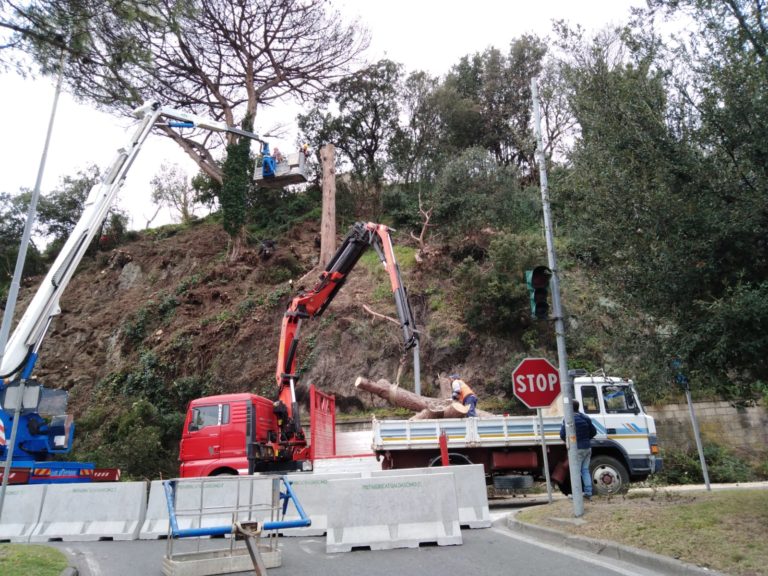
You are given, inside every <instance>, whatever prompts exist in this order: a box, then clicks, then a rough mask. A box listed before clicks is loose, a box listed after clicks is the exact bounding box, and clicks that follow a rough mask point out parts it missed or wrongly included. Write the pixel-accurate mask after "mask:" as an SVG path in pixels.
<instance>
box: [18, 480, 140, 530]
mask: <svg viewBox="0 0 768 576" xmlns="http://www.w3.org/2000/svg"><path fill="white" fill-rule="evenodd" d="M146 507H147V485H146V483H145V482H103V483H101V482H97V483H93V484H91V483H88V484H50V485H48V486H46V490H45V497H44V499H43V505H42V509H41V511H40V521H39V522H38V524H37V526H36V527H35V529H34V531H33V532H32V534H31V536H30V539H29V541H30V542H48V541H51V540H62V541H65V542H88V541H93V540H108V539H111V540H135V539H136V538H137V536H138V534H139V528H140V527H141V523H142V521H143V520H144V513H145V511H146Z"/></svg>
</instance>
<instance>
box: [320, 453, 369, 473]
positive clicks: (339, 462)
mask: <svg viewBox="0 0 768 576" xmlns="http://www.w3.org/2000/svg"><path fill="white" fill-rule="evenodd" d="M312 466H313V470H314V472H315V473H320V474H338V473H342V472H359V473H361V474H362V475H363V476H365V475H367V474H370V473H371V472H372V471H374V470H381V462H377V461H376V457H375V456H373V455H371V456H339V457H336V458H318V459H316V460H315V461H314V462H313V465H312Z"/></svg>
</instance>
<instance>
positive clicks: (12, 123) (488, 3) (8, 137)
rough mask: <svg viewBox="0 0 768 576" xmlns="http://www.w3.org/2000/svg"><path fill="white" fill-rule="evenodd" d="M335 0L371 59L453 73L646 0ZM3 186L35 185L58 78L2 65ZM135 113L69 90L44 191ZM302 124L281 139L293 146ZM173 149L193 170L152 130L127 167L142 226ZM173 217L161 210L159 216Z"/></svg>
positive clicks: (264, 117)
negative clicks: (27, 75)
mask: <svg viewBox="0 0 768 576" xmlns="http://www.w3.org/2000/svg"><path fill="white" fill-rule="evenodd" d="M334 5H335V6H337V7H338V8H339V10H341V11H342V13H343V14H344V15H345V16H347V17H349V18H354V17H358V18H359V19H360V22H361V23H362V24H363V25H364V26H366V27H367V28H368V29H369V30H370V32H371V49H370V50H369V53H368V59H369V60H370V61H376V60H378V59H380V58H384V57H386V58H389V59H391V60H394V61H395V62H400V63H402V64H403V65H404V66H405V69H406V71H407V72H411V71H414V70H426V71H429V72H431V73H432V74H435V75H442V74H445V73H446V72H447V71H448V70H449V69H450V67H451V66H452V65H453V64H455V63H456V62H457V61H458V60H459V58H461V57H462V56H464V55H466V54H472V53H475V52H481V51H483V50H485V49H486V48H488V47H489V46H495V47H497V48H499V49H501V50H506V48H507V47H508V46H509V43H510V41H511V40H512V39H513V38H516V37H518V36H520V35H521V34H524V33H527V32H533V33H536V34H538V35H540V36H545V35H547V34H549V33H550V31H551V22H552V20H553V19H563V20H567V21H569V22H571V23H579V24H582V25H583V26H585V27H586V28H587V29H592V30H594V29H599V28H602V27H603V26H605V25H607V24H609V23H620V22H624V21H625V20H626V19H627V18H628V16H629V9H630V7H632V6H643V5H645V2H644V0H539V1H538V2H531V1H525V2H524V1H522V0H473V1H472V2H461V3H459V2H456V3H453V2H446V1H444V0H441V1H438V0H387V1H386V2H377V1H373V0H344V1H341V0H337V1H336V2H335V3H334ZM0 83H1V84H0V86H1V87H2V89H1V90H0V110H1V111H2V115H3V118H2V135H3V137H2V138H0V192H10V193H12V194H15V193H17V192H18V191H19V189H20V188H22V187H24V188H29V189H32V188H33V187H34V183H35V179H36V177H37V170H38V165H39V162H40V155H41V152H42V148H43V143H44V139H45V133H46V129H47V126H48V119H49V116H50V112H51V106H52V103H53V94H54V82H53V81H52V80H46V79H43V80H37V81H32V80H22V79H20V78H19V77H17V76H15V75H13V74H3V75H0ZM295 113H296V108H295V107H293V106H286V107H285V109H284V110H281V109H279V108H278V107H275V108H273V109H270V110H264V111H261V112H260V113H259V115H258V117H257V120H256V122H257V125H256V127H255V129H256V131H257V132H260V133H264V132H265V131H266V130H267V129H268V128H269V127H270V126H271V125H272V124H274V123H275V122H279V121H282V122H287V123H291V122H292V121H293V117H294V115H295ZM130 126H131V123H130V121H128V120H124V119H123V120H121V119H118V118H115V117H111V116H109V115H106V114H103V113H99V112H96V111H94V110H93V109H92V108H90V107H88V106H85V105H81V104H77V103H76V102H75V101H74V100H73V98H72V97H70V96H69V95H68V94H66V93H65V94H62V96H61V98H60V100H59V107H58V111H57V116H56V121H55V124H54V129H53V136H52V140H51V146H50V149H49V153H48V161H47V164H46V169H45V175H44V179H43V185H42V192H43V194H46V193H48V192H50V191H51V190H52V189H53V188H54V187H55V186H56V184H57V183H58V182H59V180H60V178H61V177H62V176H64V175H73V174H75V173H76V172H77V171H78V170H82V169H84V168H85V167H87V166H89V165H91V164H96V165H97V166H99V167H100V168H101V169H102V170H106V168H107V167H108V166H109V165H110V164H111V162H112V160H113V159H114V157H115V155H116V153H117V150H118V148H120V147H122V146H123V145H124V144H125V143H126V142H127V140H128V138H129V137H130V135H131V130H130ZM296 136H297V134H296V133H288V134H286V141H280V140H278V141H276V142H274V143H273V144H277V145H279V146H280V147H281V149H282V150H284V151H285V150H287V149H290V148H291V147H292V145H293V143H294V141H295V138H296ZM164 159H166V160H168V161H171V162H177V163H179V164H181V165H182V166H183V167H184V168H185V169H186V170H187V171H188V172H189V174H190V175H192V174H194V173H195V172H196V167H195V165H194V164H193V163H192V161H191V160H189V159H187V158H186V157H185V156H184V155H183V153H181V151H180V150H179V149H178V147H177V146H176V145H175V144H174V143H172V142H171V141H170V140H168V139H166V138H163V137H160V136H156V135H151V136H150V137H149V138H148V139H147V141H146V143H145V145H144V147H143V148H142V151H141V153H140V154H139V156H138V158H137V160H136V162H135V164H134V166H133V167H132V168H131V171H130V172H129V174H128V177H127V179H126V182H125V185H124V187H123V189H122V191H121V193H120V197H119V200H118V202H119V205H120V206H121V207H122V208H124V209H126V210H128V212H129V214H130V216H131V219H132V222H131V228H134V229H142V228H144V226H145V224H146V220H147V219H148V218H149V217H151V215H152V214H153V213H154V208H153V207H152V205H151V202H150V187H149V181H150V180H151V178H152V176H153V175H154V174H156V173H157V171H158V170H159V168H160V164H161V162H162V161H163V160H164ZM170 221H171V217H170V214H167V213H163V214H161V215H160V216H159V217H158V218H157V219H156V220H155V221H154V222H153V226H154V225H159V224H162V223H167V222H170Z"/></svg>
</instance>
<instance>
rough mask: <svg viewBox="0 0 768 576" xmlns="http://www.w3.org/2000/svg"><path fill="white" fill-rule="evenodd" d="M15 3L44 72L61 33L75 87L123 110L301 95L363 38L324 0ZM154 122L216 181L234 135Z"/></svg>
mask: <svg viewBox="0 0 768 576" xmlns="http://www.w3.org/2000/svg"><path fill="white" fill-rule="evenodd" d="M9 5H10V4H9ZM13 12H14V17H13V18H12V19H11V20H13V21H14V22H16V21H21V23H22V24H23V26H21V25H19V26H16V27H14V28H12V30H13V31H14V34H15V35H16V36H15V37H14V38H17V39H18V42H19V46H21V47H23V48H24V49H26V50H28V51H30V52H31V53H32V54H33V56H34V57H35V59H36V61H37V62H38V63H40V65H41V66H42V68H43V70H44V71H51V70H53V69H55V68H56V67H57V64H54V62H57V60H56V58H54V57H53V56H52V52H51V47H54V48H56V50H54V52H55V54H58V53H59V50H58V47H59V46H61V45H62V40H61V38H64V41H63V42H64V45H65V46H67V47H68V49H69V50H68V51H67V55H68V57H67V58H66V59H65V64H64V73H65V74H64V76H65V82H66V83H67V84H68V85H69V86H68V87H69V89H70V90H71V91H72V92H73V93H74V94H75V95H77V96H79V97H81V98H83V99H85V100H87V101H90V102H93V103H95V104H96V105H98V106H100V107H102V108H105V109H108V110H110V111H115V112H119V113H123V114H127V113H129V112H130V111H131V109H132V108H134V107H135V106H137V105H140V104H141V103H143V102H144V101H145V100H148V99H151V98H159V100H160V101H161V102H162V103H163V104H165V105H169V106H171V107H175V108H180V109H184V110H189V111H192V112H195V113H197V114H201V115H205V116H209V117H212V118H214V119H216V120H222V121H224V122H226V124H227V125H229V126H235V125H237V124H239V120H238V116H239V118H240V119H242V118H244V117H246V116H251V117H252V118H256V114H257V110H258V107H259V106H261V105H269V104H272V103H275V102H277V101H279V100H280V99H281V98H284V97H286V96H293V97H297V98H302V99H303V98H308V97H309V96H310V95H312V94H313V93H314V92H316V91H317V90H319V89H321V88H323V87H324V86H326V85H327V84H328V83H329V82H331V81H333V80H335V79H336V78H338V77H339V75H340V74H341V73H343V72H344V71H345V70H346V68H347V67H348V66H349V65H350V64H351V63H353V62H354V61H355V59H356V58H357V56H358V55H359V53H360V52H361V51H362V50H363V49H365V47H366V46H367V43H368V37H367V33H365V32H364V31H361V30H360V29H359V27H358V26H357V24H356V23H352V24H346V23H344V22H343V20H342V19H341V17H340V16H339V14H338V13H337V12H335V11H333V10H331V9H329V8H328V3H327V2H326V1H325V0H277V1H272V2H270V1H266V0H249V1H244V2H241V1H235V0H188V1H176V0H154V1H153V2H149V3H148V2H145V1H140V0H131V1H129V2H122V1H117V0H106V1H103V2H102V1H96V0H78V1H77V2H76V1H74V0H38V1H37V2H34V3H32V4H31V5H29V6H28V7H27V8H20V7H16V6H15V5H14V6H13ZM86 16H88V18H86ZM89 18H90V19H89ZM50 23H54V24H55V25H53V24H50ZM51 28H53V29H54V30H57V31H59V40H58V41H57V42H51V41H50V37H51V35H52V32H51ZM41 31H42V32H45V34H41V33H39V32H41ZM41 36H42V37H43V41H42V43H41V42H39V38H40V37H41ZM71 43H76V46H75V47H71ZM161 130H162V132H163V133H164V134H165V135H166V136H168V137H169V138H171V139H173V140H174V141H175V142H177V143H178V144H179V145H180V146H181V147H182V148H183V149H184V150H185V151H186V152H187V154H188V155H189V156H190V157H191V158H192V159H193V160H194V161H195V162H196V163H197V164H198V166H199V167H200V169H201V170H202V171H203V172H204V173H205V174H206V175H208V176H209V177H210V178H212V179H213V180H215V181H217V182H218V183H220V184H221V183H222V181H223V172H222V166H221V165H220V164H219V163H218V162H217V160H216V158H215V156H214V150H215V149H216V148H218V147H220V146H222V145H227V144H231V143H233V142H234V140H235V136H234V135H228V136H227V138H226V141H225V142H221V141H220V140H219V139H218V138H213V137H212V136H211V135H210V133H207V132H202V133H200V132H198V131H195V130H192V131H188V132H184V133H182V132H180V131H179V130H176V129H173V128H171V127H168V126H165V127H162V128H161Z"/></svg>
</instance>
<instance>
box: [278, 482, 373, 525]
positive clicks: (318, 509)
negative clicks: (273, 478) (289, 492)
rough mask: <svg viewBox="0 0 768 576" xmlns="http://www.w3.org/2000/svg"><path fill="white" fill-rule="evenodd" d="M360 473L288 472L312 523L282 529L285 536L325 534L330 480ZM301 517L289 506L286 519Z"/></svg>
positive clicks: (293, 487)
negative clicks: (300, 526) (305, 525)
mask: <svg viewBox="0 0 768 576" xmlns="http://www.w3.org/2000/svg"><path fill="white" fill-rule="evenodd" d="M360 477H361V475H360V474H359V473H352V472H350V473H348V474H317V473H311V474H307V473H299V474H288V475H287V478H288V481H289V482H290V483H291V488H292V489H293V493H294V494H295V495H296V498H298V500H299V502H301V507H302V508H304V512H306V514H307V516H309V517H310V518H311V519H312V525H311V526H307V527H304V528H288V529H285V530H281V531H280V534H282V535H283V536H324V535H325V533H326V531H327V529H328V506H329V505H328V492H329V490H330V486H329V482H330V481H332V480H340V479H344V478H348V479H351V478H360ZM298 517H299V514H298V512H297V511H296V508H295V507H293V506H288V509H287V510H286V511H285V520H295V519H297V518H298Z"/></svg>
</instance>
